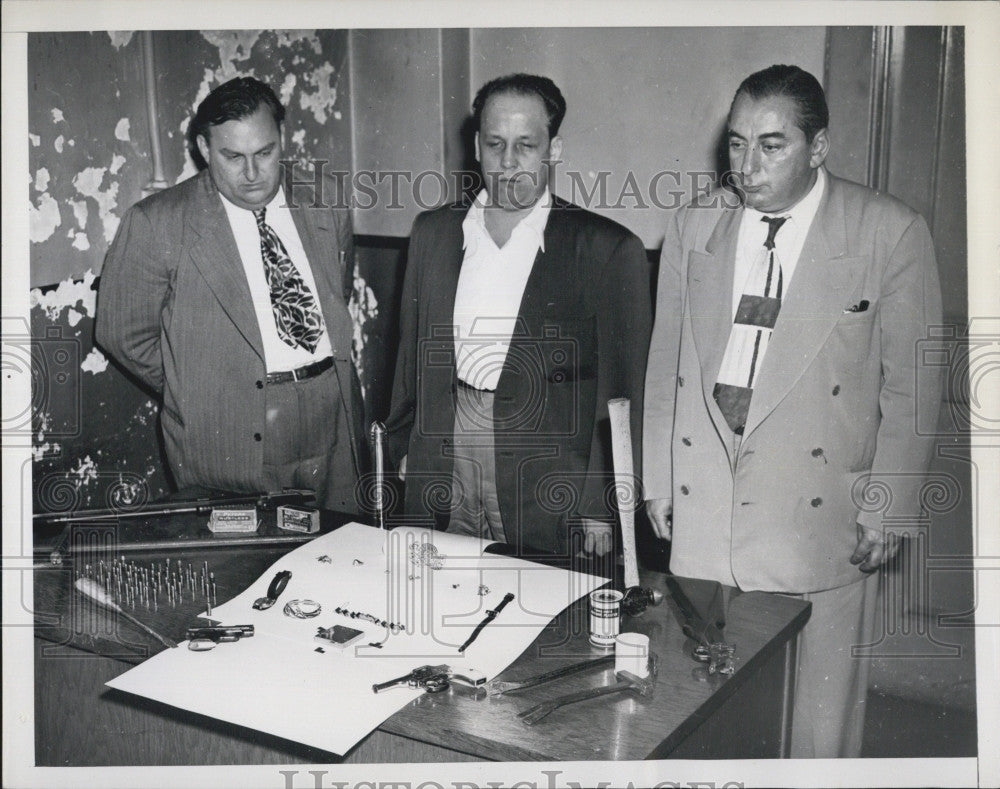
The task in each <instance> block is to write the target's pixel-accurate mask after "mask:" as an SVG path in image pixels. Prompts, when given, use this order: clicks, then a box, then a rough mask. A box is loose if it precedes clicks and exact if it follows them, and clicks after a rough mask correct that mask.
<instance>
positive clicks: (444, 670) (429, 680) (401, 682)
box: [372, 665, 486, 693]
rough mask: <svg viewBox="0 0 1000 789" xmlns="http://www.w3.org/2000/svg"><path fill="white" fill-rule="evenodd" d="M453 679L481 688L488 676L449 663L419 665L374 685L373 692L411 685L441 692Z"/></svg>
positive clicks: (431, 691)
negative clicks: (455, 667) (453, 666)
mask: <svg viewBox="0 0 1000 789" xmlns="http://www.w3.org/2000/svg"><path fill="white" fill-rule="evenodd" d="M452 680H457V681H458V682H464V683H465V684H467V685H471V686H472V687H474V688H481V687H482V686H483V685H485V684H486V676H485V675H484V674H482V673H481V672H479V671H476V670H475V669H453V668H452V667H451V666H447V665H440V666H418V667H417V668H415V669H413V671H411V672H410V673H409V674H404V675H403V676H402V677H396V679H390V680H389V681H388V682H379V683H377V684H375V685H372V692H373V693H378V692H379V691H382V690H388V689H389V688H396V687H410V688H423V689H424V690H426V691H427V692H428V693H440V692H441V691H443V690H447V689H448V686H449V685H450V684H451V681H452Z"/></svg>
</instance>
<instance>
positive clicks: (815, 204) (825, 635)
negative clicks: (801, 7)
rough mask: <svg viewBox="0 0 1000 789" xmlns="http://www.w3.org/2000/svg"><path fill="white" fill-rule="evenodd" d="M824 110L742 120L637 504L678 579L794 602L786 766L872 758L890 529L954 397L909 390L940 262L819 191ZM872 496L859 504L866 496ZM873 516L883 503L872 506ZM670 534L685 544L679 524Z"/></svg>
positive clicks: (763, 98)
mask: <svg viewBox="0 0 1000 789" xmlns="http://www.w3.org/2000/svg"><path fill="white" fill-rule="evenodd" d="M828 118H829V115H828V112H827V107H826V100H825V96H824V94H823V89H822V88H821V87H820V85H819V83H818V82H817V81H816V79H815V78H814V77H812V75H810V74H808V73H806V72H804V71H802V70H801V69H799V68H797V67H793V66H772V67H771V68H768V69H765V70H764V71H761V72H758V73H756V74H753V75H751V76H750V77H748V78H747V79H746V80H744V82H743V83H742V84H741V85H740V87H739V89H738V90H737V92H736V96H735V98H734V100H733V104H732V107H731V109H730V113H729V121H728V139H729V156H730V165H731V169H732V170H733V171H734V173H735V174H736V177H737V180H738V186H739V190H740V192H741V193H742V195H743V201H742V203H743V204H742V205H740V203H739V201H738V200H733V196H732V195H731V194H729V193H723V192H717V193H715V194H710V195H708V196H706V197H705V198H702V199H701V200H696V201H695V202H694V203H692V204H690V205H688V206H685V207H684V208H682V209H680V210H679V211H678V212H677V213H676V214H675V216H674V217H673V219H672V221H671V223H670V225H669V228H668V230H667V235H666V240H665V241H664V245H663V252H662V257H661V264H660V275H659V276H660V278H659V285H658V292H657V307H656V324H655V327H654V331H653V338H652V342H651V347H650V353H649V366H648V370H647V376H646V400H645V419H644V422H645V424H644V441H645V444H644V486H645V496H646V498H647V510H648V512H649V514H650V518H651V520H652V522H653V525H654V529H655V530H656V532H657V534H658V535H659V536H660V537H662V538H665V539H670V538H672V546H671V560H670V568H671V570H672V571H673V572H674V573H675V574H677V575H682V576H693V577H698V578H706V579H711V580H715V581H719V582H721V583H723V584H728V585H731V586H736V587H739V588H740V589H743V590H765V591H771V592H785V593H794V594H800V595H802V596H804V597H805V599H807V600H810V601H811V602H812V613H811V619H810V621H809V623H808V624H807V625H806V627H805V629H804V631H803V633H802V635H801V637H800V642H799V649H800V652H799V666H798V673H797V679H796V697H795V708H794V714H793V733H792V743H791V748H792V755H793V756H799V757H809V756H816V757H838V756H843V757H849V756H857V755H858V754H859V750H860V745H861V733H862V727H863V723H864V702H865V695H866V692H867V677H868V660H867V659H864V658H853V657H852V654H851V647H852V646H853V645H859V646H860V645H864V644H869V643H872V642H873V638H874V633H873V620H874V611H875V607H874V600H875V595H876V592H877V583H876V580H877V574H875V573H874V571H875V570H876V569H878V567H879V566H881V565H882V564H884V563H885V561H886V560H888V559H889V558H891V556H892V555H893V554H894V553H895V551H896V550H897V548H898V542H896V541H895V539H894V536H893V535H891V534H887V533H886V530H885V529H884V527H883V522H882V519H883V515H884V514H885V511H884V509H878V511H875V510H876V509H877V508H875V507H872V506H869V505H870V502H871V501H872V498H871V494H872V492H873V491H875V490H884V491H888V492H889V497H890V499H891V502H892V503H891V506H892V510H893V513H894V515H903V516H905V515H907V514H911V515H912V514H914V513H918V512H919V508H920V502H919V488H920V485H921V475H922V474H924V473H925V472H926V469H927V465H928V462H929V458H930V452H931V441H930V439H929V438H928V437H925V436H920V435H917V433H916V425H917V424H927V423H933V422H934V420H935V419H936V415H937V409H938V406H939V403H940V381H939V379H937V378H936V377H935V376H934V375H933V373H931V372H929V371H927V372H924V371H922V372H921V374H920V375H918V374H917V369H916V367H917V360H918V343H919V342H920V340H921V339H923V338H926V337H927V336H928V329H929V328H930V327H931V326H933V325H934V324H937V323H940V320H941V300H940V288H939V283H938V273H937V267H936V265H935V260H934V247H933V243H932V240H931V237H930V234H929V232H928V230H927V226H926V224H925V223H924V220H923V219H922V218H921V217H920V216H919V215H918V214H916V213H915V212H914V211H912V210H911V209H909V208H908V207H906V206H905V205H903V204H902V203H900V202H899V201H898V200H895V199H894V198H892V197H890V196H888V195H885V194H879V193H877V192H874V191H872V190H870V189H867V188H865V187H863V186H859V185H858V184H854V183H851V182H848V181H844V180H841V179H839V178H836V177H834V176H832V175H830V174H829V173H827V172H825V170H824V167H823V162H824V159H825V158H826V155H827V151H828V150H829V145H830V142H829V137H828V133H827V129H826V127H827V124H828ZM866 491H867V492H866ZM874 498H875V499H877V498H878V496H877V495H876V496H874ZM671 514H672V523H671V520H670V517H671Z"/></svg>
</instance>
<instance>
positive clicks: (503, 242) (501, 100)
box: [387, 74, 651, 556]
mask: <svg viewBox="0 0 1000 789" xmlns="http://www.w3.org/2000/svg"><path fill="white" fill-rule="evenodd" d="M565 112H566V102H565V100H564V99H563V97H562V94H561V92H560V91H559V89H558V87H556V85H555V84H554V83H553V82H552V81H551V80H549V79H547V78H545V77H538V76H532V75H525V74H515V75H511V76H508V77H501V78H499V79H496V80H493V81H492V82H490V83H487V84H486V85H485V86H483V87H482V88H481V89H480V91H479V92H478V94H477V96H476V98H475V101H474V103H473V114H474V120H475V122H476V128H477V133H476V154H477V158H478V160H479V162H480V165H481V167H482V171H483V176H484V179H485V182H486V188H485V189H484V190H483V191H482V192H481V193H480V194H479V195H478V197H477V198H476V199H475V201H474V202H473V203H472V204H471V205H470V204H468V203H464V204H458V205H450V206H445V207H443V208H440V209H437V210H435V211H429V212H427V213H424V214H422V215H420V216H419V217H417V220H416V222H415V223H414V226H413V232H412V234H411V236H410V247H409V257H408V261H407V270H406V280H405V284H404V289H403V297H402V304H401V317H400V337H401V339H400V348H399V357H398V362H397V367H396V376H395V381H394V386H393V397H392V408H391V414H390V417H389V419H388V422H387V430H388V437H389V449H390V453H391V454H392V455H393V456H394V459H395V460H396V461H397V462H400V463H401V464H402V461H403V459H404V458H405V479H406V506H405V513H406V515H407V516H408V517H412V518H415V519H422V520H425V521H433V522H434V523H435V525H437V526H439V527H441V528H447V529H448V530H449V531H452V532H458V533H462V534H467V535H473V536H478V537H482V538H485V539H490V540H498V541H501V542H506V543H508V544H510V545H511V546H513V547H514V549H516V550H517V551H518V552H520V553H521V554H522V555H531V554H535V553H539V552H540V553H547V554H556V555H561V556H568V555H574V554H575V553H576V552H577V550H578V549H580V548H583V549H584V550H588V551H591V552H596V553H597V554H603V553H606V552H607V551H608V550H609V549H610V546H611V537H612V524H613V516H614V511H613V509H612V508H611V507H610V506H609V501H611V500H613V496H612V495H609V493H610V486H611V485H612V484H613V478H612V475H611V447H610V430H609V424H608V407H607V402H608V399H609V398H614V397H628V398H631V400H632V414H633V417H634V420H633V426H632V431H633V435H634V436H636V451H637V453H638V447H639V444H638V436H639V429H640V427H641V420H640V418H639V414H640V413H641V405H642V378H643V375H644V371H645V358H646V348H647V345H648V341H649V330H650V322H651V321H650V303H649V301H650V299H649V286H648V282H649V280H648V273H647V261H646V257H645V250H644V249H643V246H642V243H641V242H640V241H639V239H638V238H637V237H636V236H635V235H633V234H632V233H630V232H629V231H627V230H626V229H625V228H623V227H621V226H620V225H618V224H616V223H614V222H612V221H610V220H607V219H604V218H602V217H599V216H597V215H595V214H592V213H590V212H588V211H584V210H583V209H581V208H579V207H577V206H574V205H571V204H570V203H567V202H565V201H563V200H561V199H559V198H558V197H554V196H552V195H551V193H550V192H549V168H550V163H551V161H552V160H554V159H558V158H559V156H560V153H561V151H562V139H561V138H560V137H559V136H558V132H559V125H560V122H561V121H562V118H563V116H564V114H565ZM577 528H578V531H576V534H579V535H580V541H579V543H577V542H576V541H575V540H576V539H577V538H575V537H572V538H571V531H573V530H574V529H577Z"/></svg>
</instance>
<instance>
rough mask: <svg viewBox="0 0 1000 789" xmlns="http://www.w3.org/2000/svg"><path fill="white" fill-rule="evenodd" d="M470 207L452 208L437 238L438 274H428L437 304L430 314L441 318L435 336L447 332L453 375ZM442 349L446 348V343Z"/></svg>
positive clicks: (431, 298)
mask: <svg viewBox="0 0 1000 789" xmlns="http://www.w3.org/2000/svg"><path fill="white" fill-rule="evenodd" d="M468 213H469V210H468V207H463V208H462V210H454V211H449V213H448V214H447V216H448V222H447V223H446V225H445V232H444V233H443V234H441V235H440V236H438V237H436V238H435V247H436V248H435V250H434V251H433V253H432V254H433V256H434V260H435V268H434V271H435V273H434V275H433V276H431V277H429V278H428V286H429V287H431V288H433V291H432V292H431V293H428V294H426V295H427V297H428V301H429V302H430V303H431V304H432V305H433V306H432V307H430V309H429V314H430V315H432V316H436V319H437V320H439V321H441V324H440V325H438V324H437V323H435V324H433V325H432V326H431V332H432V335H433V338H438V339H444V338H445V335H447V339H448V341H447V342H446V343H445V345H447V353H448V358H449V364H450V365H451V369H452V376H453V377H454V371H455V294H456V292H457V290H458V277H459V274H460V273H461V271H462V261H463V260H464V259H465V250H464V249H463V248H462V245H463V243H464V240H465V235H464V233H463V231H462V222H464V221H465V217H466V216H467V215H468ZM441 350H442V351H443V350H445V349H444V347H442V348H441Z"/></svg>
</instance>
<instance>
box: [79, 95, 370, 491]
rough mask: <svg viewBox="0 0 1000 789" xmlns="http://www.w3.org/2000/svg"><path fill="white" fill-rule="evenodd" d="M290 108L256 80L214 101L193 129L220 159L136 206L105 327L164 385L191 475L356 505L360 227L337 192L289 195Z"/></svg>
mask: <svg viewBox="0 0 1000 789" xmlns="http://www.w3.org/2000/svg"><path fill="white" fill-rule="evenodd" d="M283 120H284V108H283V107H282V106H281V104H280V103H279V101H278V99H277V97H276V96H275V95H274V93H273V92H272V91H271V89H270V88H269V87H268V86H266V85H265V84H263V83H262V82H260V81H258V80H256V79H253V78H249V77H241V78H237V79H234V80H230V81H229V82H227V83H225V84H223V85H221V86H219V87H218V88H216V89H215V90H214V91H212V93H210V94H209V95H208V97H207V98H206V99H205V100H204V101H203V102H202V103H201V104H200V105H199V107H198V110H197V112H196V114H195V117H194V120H193V123H192V129H191V137H192V139H193V140H194V141H195V142H196V144H197V148H198V151H199V152H200V153H201V155H202V157H203V158H204V160H205V162H206V163H207V165H208V167H207V169H206V170H204V171H202V172H201V173H200V174H199V175H197V176H195V177H194V178H191V179H190V180H187V181H184V182H183V183H180V184H178V185H176V186H174V187H172V188H170V189H167V190H165V191H163V192H160V193H158V194H155V195H153V196H151V197H148V198H146V199H145V200H142V201H141V202H139V203H137V204H136V205H135V206H133V207H132V208H131V209H130V210H129V211H128V213H127V214H126V215H125V217H124V219H123V220H122V224H121V227H120V228H119V231H118V235H117V236H116V238H115V240H114V242H113V243H112V245H111V247H110V249H109V250H108V254H107V258H106V259H105V263H104V269H103V271H102V272H101V285H100V303H99V309H98V314H97V339H98V342H100V344H101V345H102V346H103V347H104V348H105V349H107V350H108V351H109V352H110V353H111V354H112V355H113V356H114V357H115V358H116V359H117V360H118V361H119V362H120V363H121V364H122V366H124V367H125V368H126V369H127V370H128V371H129V372H131V373H133V374H134V375H135V376H136V377H137V378H139V380H140V381H142V382H143V383H145V384H146V385H148V386H149V387H150V388H152V389H153V390H154V391H156V392H157V393H159V394H160V395H161V396H162V398H163V403H162V409H161V412H160V418H161V427H162V429H163V436H164V442H165V448H166V454H167V458H168V460H169V463H170V468H171V471H172V472H173V476H174V480H175V482H176V484H177V485H178V486H179V487H182V488H184V487H189V486H196V487H202V488H210V489H217V490H224V491H239V492H269V491H277V490H280V489H281V488H283V487H297V488H308V489H312V490H315V491H316V497H317V502H318V503H319V504H320V505H322V506H324V507H327V508H329V509H336V510H341V511H354V510H355V509H356V505H355V497H354V485H355V482H356V480H357V478H358V453H357V447H356V445H355V439H356V430H357V428H356V414H357V413H358V401H357V397H356V392H357V387H356V384H355V372H354V369H353V365H352V363H351V336H352V324H351V318H350V315H349V313H348V310H347V301H348V299H349V296H350V283H351V272H350V263H349V262H350V260H351V258H352V250H353V243H352V235H351V223H350V218H349V215H348V214H347V211H346V210H344V209H343V208H340V209H333V208H331V207H330V206H331V204H334V205H336V195H335V194H334V193H333V191H332V189H331V190H329V191H327V193H326V194H316V193H315V192H314V193H313V194H311V195H310V199H309V200H308V201H306V202H305V203H303V204H301V205H299V204H296V203H294V202H293V196H292V195H286V194H285V192H284V189H283V188H282V177H281V176H282V173H283V169H282V165H281V161H280V160H281V124H282V121H283ZM289 180H290V179H289ZM327 185H328V186H332V185H331V184H327Z"/></svg>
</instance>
